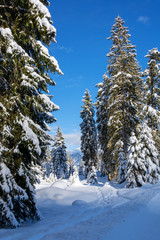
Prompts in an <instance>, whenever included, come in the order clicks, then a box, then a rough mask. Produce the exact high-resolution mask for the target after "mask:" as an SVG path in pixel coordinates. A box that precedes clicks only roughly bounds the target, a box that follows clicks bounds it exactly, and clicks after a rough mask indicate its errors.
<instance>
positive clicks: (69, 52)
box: [49, 0, 160, 149]
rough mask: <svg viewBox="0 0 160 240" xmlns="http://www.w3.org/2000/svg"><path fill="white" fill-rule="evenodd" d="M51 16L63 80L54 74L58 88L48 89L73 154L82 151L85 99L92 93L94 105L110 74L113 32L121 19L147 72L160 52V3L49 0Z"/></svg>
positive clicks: (143, 0)
mask: <svg viewBox="0 0 160 240" xmlns="http://www.w3.org/2000/svg"><path fill="white" fill-rule="evenodd" d="M49 10H50V13H51V15H52V20H53V25H54V26H55V27H56V29H57V37H56V40H57V43H56V44H51V46H50V47H49V51H50V54H51V55H52V56H54V57H55V58H56V59H57V60H58V63H59V66H60V68H61V70H62V71H63V72H64V76H57V75H53V76H52V77H53V79H54V80H55V82H56V86H55V87H52V88H50V93H51V94H53V95H54V97H53V99H52V100H53V102H54V103H56V104H57V105H59V106H60V110H59V111H57V112H54V113H53V115H54V116H55V117H56V118H57V122H56V123H54V124H52V125H51V126H50V127H51V128H52V131H51V135H53V134H54V132H55V129H56V128H57V126H58V125H59V126H60V128H61V130H62V132H63V134H64V136H65V140H66V144H67V147H68V148H69V149H72V148H77V147H79V136H80V128H79V124H80V122H81V119H80V111H81V105H82V98H83V95H84V91H85V89H86V88H88V89H89V91H90V94H91V96H92V100H93V102H95V101H96V95H97V88H96V87H95V85H96V84H97V83H99V82H101V81H102V79H103V74H104V73H105V72H106V67H107V58H106V54H107V53H108V52H109V49H110V47H111V41H109V40H106V38H107V37H109V36H110V30H111V27H112V25H113V24H114V19H115V18H116V17H117V16H118V15H120V16H121V18H122V19H123V20H124V21H125V26H126V27H128V29H129V33H130V34H131V38H130V40H131V43H132V44H133V45H136V50H137V59H138V62H139V64H140V66H141V67H142V69H144V68H145V67H146V65H147V59H146V58H144V56H145V55H146V53H147V51H148V50H150V49H152V48H153V47H157V48H158V49H159V50H160V13H159V11H160V0H134V1H130V0H80V1H77V0H50V7H49Z"/></svg>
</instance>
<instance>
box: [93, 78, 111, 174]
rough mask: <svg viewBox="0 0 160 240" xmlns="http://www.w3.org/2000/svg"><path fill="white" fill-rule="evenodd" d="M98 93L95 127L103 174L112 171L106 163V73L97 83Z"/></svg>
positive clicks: (107, 86) (107, 79) (107, 136)
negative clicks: (100, 81) (101, 80)
mask: <svg viewBox="0 0 160 240" xmlns="http://www.w3.org/2000/svg"><path fill="white" fill-rule="evenodd" d="M97 87H98V88H99V90H98V95H97V102H96V108H97V112H96V115H97V120H96V121H97V129H98V140H99V145H100V149H101V153H100V155H101V158H102V162H101V165H102V170H101V171H102V175H103V176H105V175H106V173H109V172H112V170H111V165H108V162H109V161H108V145H107V144H108V141H109V133H108V89H109V78H108V77H107V75H106V74H104V76H103V82H102V83H99V84H97Z"/></svg>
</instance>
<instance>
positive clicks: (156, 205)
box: [0, 180, 160, 240]
mask: <svg viewBox="0 0 160 240" xmlns="http://www.w3.org/2000/svg"><path fill="white" fill-rule="evenodd" d="M36 191H37V203H38V208H39V210H40V212H41V214H42V220H41V221H39V222H36V223H27V224H25V225H24V226H22V227H19V228H17V229H0V240H11V239H12V240H22V239H23V240H26V239H27V240H90V239H91V240H117V239H118V240H122V239H123V240H143V239H145V240H160V184H156V185H149V184H146V185H145V186H144V187H141V188H135V189H126V188H123V187H121V188H120V186H119V185H116V184H112V185H111V184H109V183H108V182H107V183H103V181H100V182H99V183H98V184H97V185H96V186H93V185H92V186H91V185H87V184H86V182H85V181H82V182H79V183H75V184H73V185H71V186H69V185H68V184H67V181H65V180H63V181H57V182H55V183H54V184H51V183H46V182H44V181H42V182H41V184H40V185H37V186H36Z"/></svg>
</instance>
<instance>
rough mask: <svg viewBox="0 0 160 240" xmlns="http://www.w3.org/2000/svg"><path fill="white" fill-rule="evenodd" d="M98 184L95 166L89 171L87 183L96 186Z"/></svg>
mask: <svg viewBox="0 0 160 240" xmlns="http://www.w3.org/2000/svg"><path fill="white" fill-rule="evenodd" d="M97 182H98V181H97V173H96V168H95V166H92V168H91V170H90V171H89V173H88V176H87V183H90V184H96V183H97Z"/></svg>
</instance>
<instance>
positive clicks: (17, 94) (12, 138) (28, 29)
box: [0, 0, 61, 226]
mask: <svg viewBox="0 0 160 240" xmlns="http://www.w3.org/2000/svg"><path fill="white" fill-rule="evenodd" d="M48 4H49V3H48V1H40V0H37V1H34V0H26V1H13V0H4V1H3V3H2V4H1V5H0V62H1V67H0V73H1V81H0V82H1V84H0V90H1V94H0V115H1V117H0V146H1V147H0V163H1V169H0V176H2V175H3V173H4V172H5V169H7V172H8V174H10V179H11V182H12V181H13V184H12V185H14V186H16V189H17V190H16V196H18V198H19V199H21V198H22V199H23V198H24V195H25V201H23V204H20V205H19V206H18V207H17V205H16V204H17V203H15V199H14V195H13V193H12V189H13V188H12V187H9V186H8V184H9V183H8V182H7V180H6V179H7V178H3V179H2V178H0V183H1V189H2V188H3V186H4V185H5V186H8V188H7V187H6V189H7V198H6V195H5V194H1V201H2V202H3V203H4V204H3V206H5V209H8V210H7V216H8V217H9V219H10V222H8V221H6V222H5V221H3V223H0V224H2V225H3V226H15V225H18V224H20V223H22V222H24V221H25V220H28V219H32V220H35V219H39V215H38V212H37V208H36V205H35V200H34V191H33V189H32V188H33V187H32V185H33V182H34V181H33V179H32V176H31V174H30V168H31V165H32V163H39V162H40V160H41V158H43V156H44V153H45V151H46V148H47V145H48V144H49V141H50V139H51V137H50V136H49V135H48V133H46V130H49V127H48V126H47V124H48V123H52V122H54V121H55V118H54V117H53V116H52V114H51V112H52V111H54V110H57V109H58V107H57V106H56V105H55V104H54V103H53V102H52V101H51V96H49V95H46V93H47V94H48V89H47V87H48V84H49V85H55V83H54V81H53V80H52V79H51V78H50V77H49V75H48V73H47V72H52V73H55V72H58V73H61V71H60V69H59V66H58V64H57V61H56V60H55V58H54V57H51V56H50V55H49V52H48V49H47V48H46V47H45V46H44V45H43V44H45V45H46V44H47V45H49V44H50V42H52V41H55V35H56V30H55V28H54V27H53V26H52V21H51V15H50V13H49V11H48V9H47V7H46V6H47V5H48ZM42 92H43V93H42ZM5 166H6V167H5ZM4 168H5V169H4ZM11 176H12V177H11ZM14 182H15V184H14ZM1 193H3V191H2V190H1ZM7 199H8V200H7ZM9 203H10V204H9ZM1 206H2V205H1ZM0 210H1V211H0V219H2V218H3V216H4V211H3V210H4V208H3V207H2V208H1V209H0ZM25 211H26V212H25ZM5 213H6V212H5ZM21 213H23V214H21ZM12 220H13V221H12ZM15 222H16V224H15Z"/></svg>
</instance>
